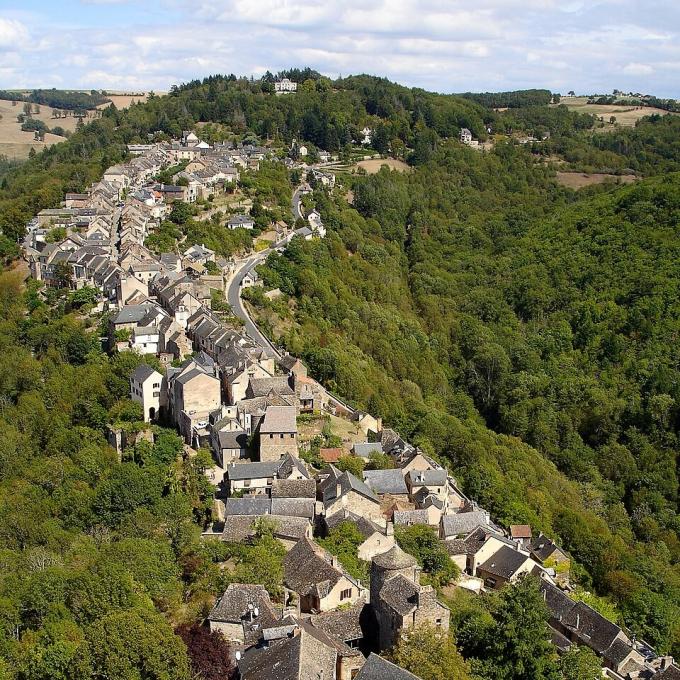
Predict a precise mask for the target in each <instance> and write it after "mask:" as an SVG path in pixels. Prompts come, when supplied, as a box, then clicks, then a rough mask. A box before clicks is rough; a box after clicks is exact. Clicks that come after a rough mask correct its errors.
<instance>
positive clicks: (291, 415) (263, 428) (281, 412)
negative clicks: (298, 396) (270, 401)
mask: <svg viewBox="0 0 680 680" xmlns="http://www.w3.org/2000/svg"><path fill="white" fill-rule="evenodd" d="M295 418H296V410H295V407H294V406H270V407H269V408H268V409H267V410H266V412H265V414H264V420H263V421H262V424H261V425H260V433H261V434H269V433H276V432H297V422H296V419H295Z"/></svg>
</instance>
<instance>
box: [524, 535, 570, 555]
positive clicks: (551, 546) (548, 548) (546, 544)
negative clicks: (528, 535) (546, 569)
mask: <svg viewBox="0 0 680 680" xmlns="http://www.w3.org/2000/svg"><path fill="white" fill-rule="evenodd" d="M558 550H559V551H560V552H562V550H560V548H559V547H558V546H557V545H556V544H555V542H554V541H552V540H550V539H549V538H548V537H547V536H545V535H544V534H543V533H540V534H539V535H538V536H537V537H536V540H535V541H534V542H533V543H532V544H531V549H530V551H531V554H532V555H533V556H534V557H535V558H536V559H537V560H539V561H540V562H545V561H546V560H547V559H549V558H550V557H551V555H552V554H553V553H554V552H556V551H558Z"/></svg>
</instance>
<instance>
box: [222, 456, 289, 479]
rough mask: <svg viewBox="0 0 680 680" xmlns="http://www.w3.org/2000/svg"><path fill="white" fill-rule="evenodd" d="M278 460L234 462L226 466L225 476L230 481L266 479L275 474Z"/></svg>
mask: <svg viewBox="0 0 680 680" xmlns="http://www.w3.org/2000/svg"><path fill="white" fill-rule="evenodd" d="M279 465H280V463H279V461H278V460H277V461H272V462H256V463H236V464H235V465H231V466H229V467H228V468H227V477H228V478H229V479H230V480H231V481H241V480H244V479H268V478H269V477H273V476H274V475H275V474H276V471H277V470H278V469H279Z"/></svg>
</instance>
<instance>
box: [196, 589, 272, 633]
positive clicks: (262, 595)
mask: <svg viewBox="0 0 680 680" xmlns="http://www.w3.org/2000/svg"><path fill="white" fill-rule="evenodd" d="M248 605H252V606H253V609H254V608H255V607H257V608H258V609H259V616H258V618H259V620H260V623H261V624H265V622H266V623H267V624H273V623H275V622H276V615H275V613H274V609H273V607H272V604H271V600H270V599H269V593H268V592H267V590H266V589H265V587H264V586H261V585H253V584H250V583H231V584H230V585H229V586H228V588H227V589H226V590H225V591H224V594H223V595H222V597H220V598H219V599H218V600H217V602H216V603H215V606H214V607H213V608H212V611H211V612H210V614H209V615H208V620H210V621H222V622H226V623H240V622H241V621H242V620H243V618H244V615H246V614H247V613H248V612H249V611H250V610H251V609H250V607H249V606H248Z"/></svg>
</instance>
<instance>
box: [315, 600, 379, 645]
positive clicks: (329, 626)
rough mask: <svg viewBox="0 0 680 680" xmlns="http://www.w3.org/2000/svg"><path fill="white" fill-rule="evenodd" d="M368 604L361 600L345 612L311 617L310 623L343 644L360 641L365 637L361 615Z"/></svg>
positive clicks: (330, 612)
mask: <svg viewBox="0 0 680 680" xmlns="http://www.w3.org/2000/svg"><path fill="white" fill-rule="evenodd" d="M364 607H366V602H365V601H364V600H363V599H360V600H359V601H358V602H357V603H356V604H355V605H353V606H352V607H350V608H349V609H345V610H343V611H337V610H336V611H329V612H323V613H321V614H316V615H314V616H311V617H310V623H311V624H312V625H313V626H314V627H315V628H318V629H319V630H322V631H323V632H324V633H327V634H328V635H330V636H332V637H334V638H336V639H338V640H342V642H350V641H352V640H360V639H362V638H363V637H364V633H363V630H362V627H361V614H362V612H363V610H364Z"/></svg>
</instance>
